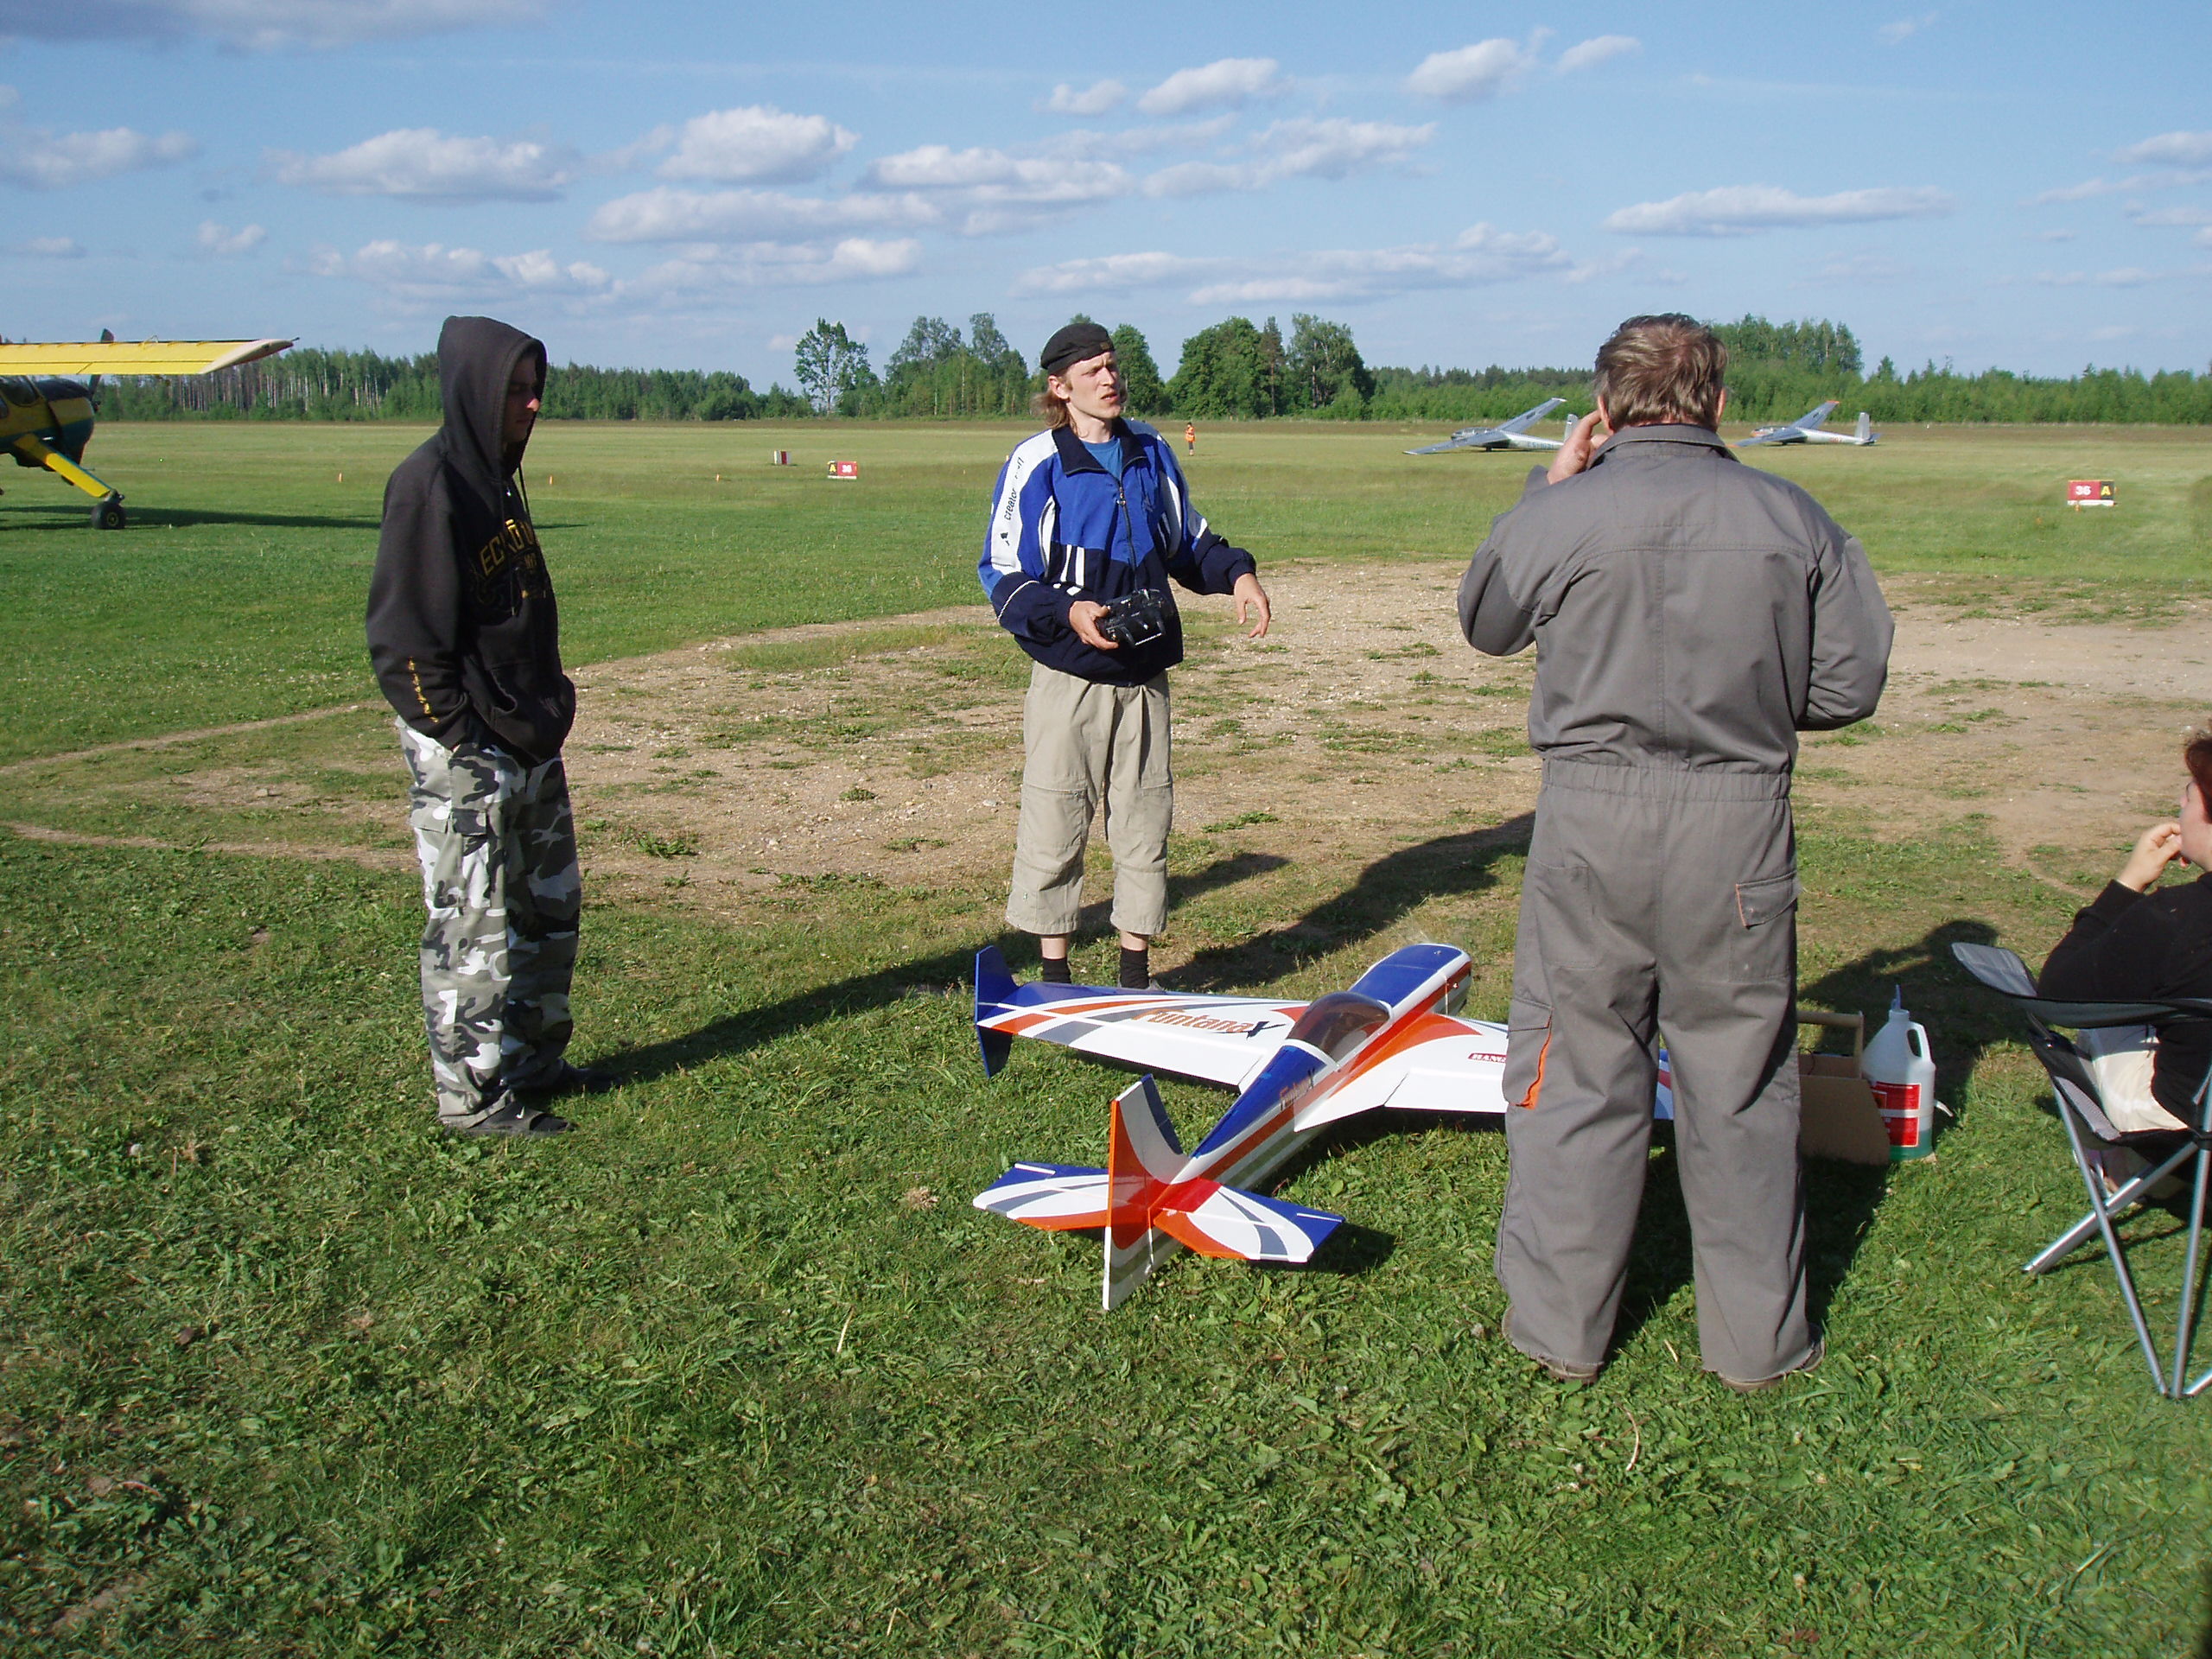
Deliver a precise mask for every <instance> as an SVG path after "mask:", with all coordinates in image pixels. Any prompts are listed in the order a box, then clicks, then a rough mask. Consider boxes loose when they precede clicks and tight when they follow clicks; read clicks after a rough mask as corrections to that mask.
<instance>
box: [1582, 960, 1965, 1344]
mask: <svg viewBox="0 0 2212 1659" xmlns="http://www.w3.org/2000/svg"><path fill="white" fill-rule="evenodd" d="M1995 938H1996V930H1995V929H1993V928H1992V927H1991V926H1990V925H1989V924H1988V923H1986V922H1984V921H1980V920H1978V919H1976V918H1969V917H1961V918H1955V919H1954V920H1951V921H1948V922H1945V923H1942V925H1939V926H1936V927H1932V928H1930V929H1929V931H1927V932H1926V933H1924V934H1923V935H1922V936H1921V938H1919V939H1917V940H1916V941H1915V942H1914V943H1913V944H1909V945H1903V946H1897V947H1884V948H1882V949H1879V950H1870V951H1868V952H1867V953H1866V955H1865V956H1863V957H1859V959H1858V960H1857V961H1855V962H1851V963H1845V964H1844V965H1843V966H1842V967H1840V968H1837V969H1834V970H1833V971H1832V972H1829V973H1827V974H1824V975H1823V976H1821V977H1820V978H1819V979H1817V980H1815V981H1814V982H1812V983H1810V984H1808V985H1803V986H1800V987H1799V988H1798V993H1797V1001H1798V1004H1799V1006H1800V1007H1807V1008H1819V1009H1825V1010H1828V1011H1831V1012H1835V1013H1844V1014H1848V1013H1851V1012H1853V1011H1854V1010H1855V1011H1860V1012H1865V1013H1866V1014H1868V1015H1869V1019H1868V1020H1867V1028H1868V1033H1869V1034H1870V1036H1871V1034H1872V1032H1873V1030H1874V1029H1875V1028H1876V1027H1878V1024H1879V1022H1880V1021H1881V1020H1882V1019H1884V1018H1885V1017H1886V1016H1885V1014H1883V1013H1882V1012H1881V1010H1883V1009H1885V1008H1886V1007H1888V1005H1889V1001H1890V993H1891V988H1893V987H1895V986H1900V985H1901V986H1902V987H1903V988H1904V996H1905V1005H1906V1007H1910V1009H1911V1010H1912V1013H1913V1018H1914V1019H1915V1020H1917V1021H1918V1022H1919V1023H1921V1024H1922V1025H1924V1026H1926V1027H1928V1030H1929V1037H1930V1039H1931V1041H1932V1042H1933V1044H1934V1048H1935V1055H1936V1077H1937V1078H1938V1080H1939V1092H1940V1093H1941V1094H1942V1096H1943V1098H1944V1100H1945V1101H1946V1103H1949V1104H1950V1105H1952V1107H1953V1108H1954V1109H1961V1103H1963V1102H1964V1101H1965V1100H1966V1099H1967V1090H1968V1089H1969V1087H1970V1085H1971V1083H1972V1079H1973V1076H1974V1067H1975V1066H1976V1065H1978V1064H1979V1063H1980V1058H1981V1055H1982V1052H1983V1051H1984V1050H1985V1049H1986V1048H1987V1047H1988V1046H1989V1045H1990V1044H1991V1043H1993V1042H1997V1041H2001V1040H2003V1039H2004V1038H2005V1035H2006V1030H2005V1019H2004V1018H2003V1016H2002V1014H2001V1012H2000V1013H1999V1015H1998V1016H1996V1017H1990V1011H1989V1010H1987V1009H1986V1008H1984V1007H1981V1006H1980V1001H1979V1000H1978V998H1977V993H1978V991H1979V988H1978V987H1976V986H1975V985H1974V982H1973V981H1971V980H1970V979H1968V978H1967V976H1966V974H1965V973H1964V972H1963V971H1962V970H1961V969H1960V968H1959V966H1958V964H1957V963H1956V962H1955V960H1954V959H1953V957H1952V956H1951V946H1952V944H1954V943H1955V942H1963V943H1966V944H1990V943H1992V942H1993V941H1994V939H1995ZM1990 1000H1994V999H1990ZM1938 1123H1939V1128H1938V1131H1937V1132H1938V1134H1939V1135H1940V1134H1941V1133H1942V1129H1941V1127H1940V1125H1941V1119H1940V1117H1939V1119H1938ZM1894 1167H1895V1166H1887V1167H1881V1168H1875V1167H1871V1166H1866V1165H1860V1164H1843V1163H1832V1162H1829V1161H1828V1160H1825V1159H1816V1160H1808V1162H1807V1163H1806V1165H1805V1300H1806V1310H1807V1312H1808V1314H1809V1315H1810V1317H1811V1319H1812V1322H1813V1328H1814V1329H1815V1330H1816V1331H1817V1330H1819V1329H1820V1328H1821V1325H1823V1324H1824V1323H1825V1322H1826V1319H1827V1310H1828V1305H1829V1304H1830V1303H1831V1302H1833V1301H1834V1300H1835V1295H1836V1293H1837V1291H1838V1290H1840V1288H1841V1287H1842V1286H1843V1283H1844V1281H1845V1280H1846V1279H1847V1278H1848V1277H1849V1276H1850V1274H1851V1265H1852V1262H1853V1261H1854V1260H1855V1259H1856V1258H1857V1256H1858V1254H1859V1246H1860V1245H1861V1244H1863V1243H1865V1242H1866V1234H1867V1232H1868V1230H1870V1229H1871V1228H1872V1225H1873V1223H1874V1212H1875V1211H1877V1210H1878V1209H1879V1208H1880V1207H1881V1204H1882V1200H1883V1199H1884V1198H1885V1197H1887V1196H1888V1194H1889V1189H1890V1176H1891V1169H1892V1168H1894ZM1692 1277H1693V1272H1692V1258H1691V1253H1690V1224H1689V1213H1688V1210H1687V1209H1686V1208H1685V1207H1684V1205H1683V1203H1682V1189H1681V1173H1680V1169H1679V1167H1678V1165H1677V1162H1676V1154H1675V1148H1674V1147H1673V1146H1672V1145H1668V1146H1666V1147H1664V1149H1663V1150H1662V1152H1661V1153H1660V1154H1659V1156H1658V1157H1656V1158H1655V1159H1654V1160H1652V1161H1651V1165H1650V1167H1649V1170H1647V1171H1646V1173H1645V1176H1644V1188H1643V1209H1642V1211H1641V1212H1640V1213H1639V1214H1638V1216H1637V1228H1636V1244H1635V1247H1634V1249H1632V1250H1631V1252H1630V1256H1629V1269H1628V1287H1627V1290H1626V1292H1625V1293H1624V1295H1623V1297H1622V1300H1621V1313H1620V1318H1619V1319H1618V1322H1617V1323H1616V1325H1615V1326H1614V1331H1613V1347H1614V1349H1615V1351H1618V1350H1619V1349H1621V1348H1624V1347H1625V1346H1627V1345H1628V1343H1629V1342H1630V1339H1631V1338H1633V1337H1634V1336H1635V1335H1636V1333H1637V1332H1638V1331H1640V1330H1641V1329H1642V1328H1643V1326H1644V1325H1646V1324H1647V1323H1649V1321H1650V1320H1651V1319H1654V1318H1655V1317H1656V1316H1657V1315H1658V1313H1660V1311H1661V1310H1662V1309H1663V1308H1664V1307H1665V1306H1667V1304H1668V1303H1669V1301H1671V1300H1673V1299H1674V1297H1675V1294H1676V1293H1677V1292H1679V1291H1680V1290H1681V1288H1682V1287H1684V1286H1686V1285H1688V1284H1689V1283H1690V1282H1691V1281H1692Z"/></svg>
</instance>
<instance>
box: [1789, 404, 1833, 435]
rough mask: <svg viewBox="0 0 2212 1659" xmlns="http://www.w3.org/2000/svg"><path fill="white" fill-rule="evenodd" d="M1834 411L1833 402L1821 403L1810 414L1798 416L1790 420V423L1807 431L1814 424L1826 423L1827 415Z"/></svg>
mask: <svg viewBox="0 0 2212 1659" xmlns="http://www.w3.org/2000/svg"><path fill="white" fill-rule="evenodd" d="M1834 413H1835V404H1834V403H1826V404H1821V406H1820V407H1819V408H1818V409H1816V410H1814V411H1813V412H1812V413H1811V414H1809V415H1802V416H1799V417H1798V418H1797V419H1796V420H1794V421H1792V422H1791V423H1790V424H1791V425H1792V426H1794V427H1796V428H1797V429H1799V430H1800V431H1803V432H1809V431H1811V430H1812V429H1814V428H1815V427H1816V426H1824V425H1826V424H1827V418H1828V416H1831V415H1833V414H1834Z"/></svg>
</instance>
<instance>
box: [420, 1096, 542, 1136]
mask: <svg viewBox="0 0 2212 1659" xmlns="http://www.w3.org/2000/svg"><path fill="white" fill-rule="evenodd" d="M438 1127H439V1128H442V1129H443V1130H444V1131H445V1132H446V1133H447V1134H448V1135H516V1136H518V1135H566V1134H567V1133H568V1132H569V1130H570V1129H573V1128H575V1127H576V1126H575V1124H573V1123H571V1122H569V1120H568V1119H567V1118H565V1117H556V1116H554V1115H553V1114H552V1113H551V1112H549V1111H546V1110H545V1109H543V1108H542V1107H537V1106H528V1105H524V1103H522V1102H521V1101H519V1100H517V1099H515V1098H514V1097H513V1096H508V1097H507V1098H506V1099H505V1101H503V1102H502V1103H500V1104H499V1106H498V1107H497V1108H496V1109H493V1110H492V1111H488V1112H486V1113H485V1114H484V1116H481V1117H480V1118H475V1119H474V1120H471V1121H469V1122H452V1121H449V1120H448V1119H445V1118H440V1119H439V1120H438Z"/></svg>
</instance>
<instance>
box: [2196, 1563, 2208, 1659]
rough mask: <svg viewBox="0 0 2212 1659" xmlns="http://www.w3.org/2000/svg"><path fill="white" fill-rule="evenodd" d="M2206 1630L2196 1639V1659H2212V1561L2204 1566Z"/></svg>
mask: <svg viewBox="0 0 2212 1659" xmlns="http://www.w3.org/2000/svg"><path fill="white" fill-rule="evenodd" d="M2203 1589H2204V1629H2203V1630H2202V1631H2201V1632H2200V1633H2199V1634H2198V1636H2197V1638H2196V1655H2195V1659H2212V1561H2207V1562H2205V1564H2204V1586H2203Z"/></svg>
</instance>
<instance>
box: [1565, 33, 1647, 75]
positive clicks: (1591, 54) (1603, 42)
mask: <svg viewBox="0 0 2212 1659" xmlns="http://www.w3.org/2000/svg"><path fill="white" fill-rule="evenodd" d="M1641 51H1643V41H1639V40H1637V38H1636V36H1635V35H1598V36H1597V37H1596V38H1594V39H1592V40H1587V41H1583V42H1582V44H1581V45H1580V46H1570V47H1568V48H1567V50H1566V51H1564V52H1562V53H1560V54H1559V72H1560V73H1561V74H1562V75H1571V74H1573V73H1574V72H1575V71H1576V70H1578V69H1592V68H1595V67H1597V66H1598V65H1599V64H1601V63H1605V62H1609V61H1611V60H1612V59H1614V58H1627V57H1633V56H1635V55H1636V54H1637V53H1639V52H1641Z"/></svg>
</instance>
